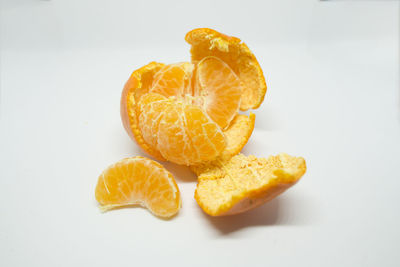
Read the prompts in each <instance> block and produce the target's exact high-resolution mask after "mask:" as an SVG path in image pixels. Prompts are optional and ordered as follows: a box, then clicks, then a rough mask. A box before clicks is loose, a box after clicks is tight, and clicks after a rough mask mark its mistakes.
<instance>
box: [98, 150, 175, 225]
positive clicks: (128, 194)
mask: <svg viewBox="0 0 400 267" xmlns="http://www.w3.org/2000/svg"><path fill="white" fill-rule="evenodd" d="M95 196H96V200H97V201H98V202H99V204H100V208H101V209H102V210H109V209H113V208H116V207H124V206H131V205H140V206H142V207H145V208H148V209H149V210H150V211H151V212H152V213H153V214H155V215H157V216H159V217H165V218H168V217H171V216H173V215H175V214H176V213H177V212H178V211H179V209H180V207H181V198H180V193H179V189H178V186H177V185H176V182H175V180H174V178H173V176H172V174H171V173H169V172H168V171H167V170H165V169H164V167H163V166H161V165H160V164H158V163H157V162H155V161H152V160H150V159H146V158H143V157H133V158H126V159H123V160H121V161H119V162H117V163H115V164H113V165H111V166H110V167H108V168H107V169H106V170H104V171H103V172H102V174H101V175H100V177H99V180H98V182H97V186H96V191H95Z"/></svg>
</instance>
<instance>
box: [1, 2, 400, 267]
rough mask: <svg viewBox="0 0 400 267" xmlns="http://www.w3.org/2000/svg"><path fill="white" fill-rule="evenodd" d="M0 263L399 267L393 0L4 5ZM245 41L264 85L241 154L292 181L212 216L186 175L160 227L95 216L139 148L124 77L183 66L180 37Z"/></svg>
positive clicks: (399, 125) (180, 176)
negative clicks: (195, 33)
mask: <svg viewBox="0 0 400 267" xmlns="http://www.w3.org/2000/svg"><path fill="white" fill-rule="evenodd" d="M0 15H1V21H0V22H1V35H0V37H1V55H0V58H1V73H0V78H1V97H0V119H1V128H0V130H1V132H0V145H1V146H0V266H7V267H8V266H146V265H159V266H172V265H174V266H293V265H296V266H400V255H399V249H400V245H399V242H400V230H399V229H400V228H399V225H400V208H399V204H400V195H399V189H400V171H399V170H400V168H399V167H400V96H399V64H398V63H399V1H335V2H327V1H323V2H320V1H311V0H303V1H299V0H280V1H272V0H271V1H266V0H264V1H252V0H246V1H233V0H231V1H215V0H214V1H207V0H202V1H200V0H198V1H158V2H157V1H140V2H139V1H129V0H125V1H119V0H118V1H117V0H115V1H111V0H108V1H106V0H101V1H100V0H90V1H89V0H68V1H67V0H64V1H62V0H53V1H36V0H14V1H11V0H10V1H4V0H3V1H1V14H0ZM197 27H211V28H215V29H217V30H219V31H221V32H224V33H226V34H229V35H234V36H238V37H240V38H241V39H242V40H244V41H245V42H246V43H247V44H248V45H249V47H250V48H251V49H252V51H253V52H254V53H255V55H256V56H257V58H258V60H259V61H260V64H261V66H262V68H263V70H264V73H265V76H266V79H267V84H268V92H267V95H266V99H265V101H264V103H263V105H262V106H261V107H260V108H259V109H258V110H256V111H255V113H256V116H257V118H256V129H255V131H254V133H253V135H252V137H251V139H250V141H249V143H248V144H247V146H246V147H245V149H244V151H243V153H245V154H247V155H248V154H255V155H257V156H262V157H267V156H269V155H271V154H275V153H278V152H287V153H290V154H292V155H297V156H303V157H304V158H305V159H306V161H307V165H308V171H307V173H306V175H305V176H304V177H303V179H302V180H301V181H300V182H299V183H298V184H297V185H296V186H295V187H294V188H292V189H290V190H289V191H287V192H286V193H285V194H283V195H281V196H280V197H278V198H277V199H275V200H273V201H271V202H270V203H268V204H266V205H264V206H262V207H260V208H257V209H255V210H252V211H250V212H247V213H244V214H242V215H237V216H232V217H225V218H210V217H209V216H207V215H205V214H204V213H203V212H202V211H201V209H200V208H199V207H198V206H197V204H196V202H195V200H194V198H193V194H194V188H195V186H196V179H195V177H194V175H193V174H191V173H190V172H189V171H188V169H187V168H185V167H179V166H176V165H173V164H166V167H167V168H168V169H169V170H170V171H172V172H173V173H174V174H175V176H176V179H177V182H178V185H179V188H180V190H181V193H182V197H183V207H182V209H181V211H180V212H179V214H178V216H176V217H175V218H173V219H172V220H170V221H163V220H160V219H157V218H156V217H154V216H152V215H151V214H150V213H149V212H148V211H147V210H144V209H142V208H134V209H120V210H115V211H111V212H108V213H104V214H102V213H101V212H100V211H99V210H98V208H97V204H96V202H95V199H94V188H95V185H96V182H97V177H98V175H99V174H100V173H101V171H102V170H103V169H104V168H106V167H107V166H108V165H110V164H112V163H113V162H115V161H117V160H119V159H122V158H124V157H129V156H134V155H141V154H142V152H141V151H140V150H139V148H138V147H137V146H136V145H135V144H134V143H133V142H132V141H131V140H130V139H129V138H128V136H127V134H126V133H125V132H124V129H123V127H122V125H121V122H120V117H119V100H120V99H119V98H120V93H121V91H122V87H123V85H124V83H125V81H126V80H127V79H128V77H129V75H130V73H131V72H132V71H133V70H134V69H136V68H138V67H140V66H142V65H144V64H147V63H148V62H149V61H152V60H157V61H160V62H165V63H172V62H179V61H188V60H189V46H188V45H187V44H186V43H185V42H184V35H185V33H186V32H188V31H189V30H191V29H193V28H197Z"/></svg>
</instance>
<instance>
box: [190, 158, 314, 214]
mask: <svg viewBox="0 0 400 267" xmlns="http://www.w3.org/2000/svg"><path fill="white" fill-rule="evenodd" d="M194 171H195V172H196V173H197V175H198V184H197V188H196V192H195V199H196V201H197V203H198V204H199V206H200V207H201V208H202V209H203V210H204V211H205V212H206V213H207V214H209V215H212V216H221V215H231V214H237V213H241V212H244V211H247V210H249V209H252V208H255V207H257V206H259V205H261V204H263V203H265V202H267V201H269V200H271V199H273V198H275V197H276V196H277V195H279V194H281V193H282V192H284V191H285V190H287V189H288V188H289V187H291V186H293V185H294V184H295V183H296V182H297V181H298V180H299V179H300V178H301V177H302V176H303V174H304V173H305V171H306V163H305V161H304V159H303V158H301V157H292V156H289V155H287V154H284V153H282V154H279V155H277V156H271V157H269V158H268V159H264V158H256V157H255V156H248V157H246V156H244V155H242V154H238V155H236V156H234V157H232V158H230V159H229V160H226V161H215V162H213V164H208V165H205V166H202V167H198V168H197V169H195V170H194Z"/></svg>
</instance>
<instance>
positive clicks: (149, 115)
mask: <svg viewBox="0 0 400 267" xmlns="http://www.w3.org/2000/svg"><path fill="white" fill-rule="evenodd" d="M196 67H197V68H196V72H195V74H193V70H194V66H193V65H192V64H191V63H177V64H170V65H164V64H158V63H150V64H149V65H147V66H145V67H143V68H141V69H139V70H137V71H135V72H134V73H133V74H132V75H131V78H130V79H129V80H128V82H127V83H126V85H125V88H124V91H123V94H122V100H121V117H122V121H123V123H124V126H125V129H126V130H127V132H128V133H129V135H130V136H131V137H133V138H134V139H135V140H136V141H137V143H138V144H139V145H140V146H141V147H142V148H143V149H144V150H145V151H146V152H148V153H149V154H150V155H152V156H154V157H155V158H156V159H160V160H168V161H171V162H174V163H177V164H183V165H194V164H199V163H202V162H207V161H211V160H214V159H215V158H217V157H218V156H219V155H220V154H221V153H222V151H223V150H224V148H225V147H226V140H227V137H226V136H225V134H224V132H223V131H225V130H227V129H228V128H229V126H230V124H231V122H232V121H233V120H234V118H235V116H236V115H237V111H238V108H239V104H240V99H241V82H240V81H239V79H238V78H237V76H236V74H235V73H234V72H233V71H232V70H231V69H230V68H229V66H227V65H226V64H225V63H224V62H222V61H221V60H220V59H217V58H214V57H208V58H205V59H204V60H203V61H201V62H200V63H199V64H198V65H197V66H196ZM156 70H157V71H156ZM142 77H144V78H146V80H145V81H142V80H141V79H142ZM243 116H244V115H243ZM251 131H252V129H251V130H250V133H251ZM248 136H249V135H248ZM243 145H244V144H243ZM238 152H239V151H238Z"/></svg>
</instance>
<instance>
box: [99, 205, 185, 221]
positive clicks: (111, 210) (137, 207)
mask: <svg viewBox="0 0 400 267" xmlns="http://www.w3.org/2000/svg"><path fill="white" fill-rule="evenodd" d="M97 207H98V208H99V210H100V213H109V212H113V211H117V210H122V211H123V212H130V211H129V210H132V209H143V210H146V211H147V212H148V213H150V214H151V215H152V216H154V217H156V218H158V219H161V220H163V221H170V220H173V219H174V218H175V217H177V215H178V214H179V212H178V213H176V214H174V215H173V216H171V217H168V218H165V217H160V216H157V215H156V214H154V213H152V212H150V210H149V209H147V208H145V207H143V206H142V205H140V204H129V205H124V206H115V207H112V208H108V209H105V210H103V209H102V208H101V206H100V205H98V204H97ZM125 210H127V211H125Z"/></svg>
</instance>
